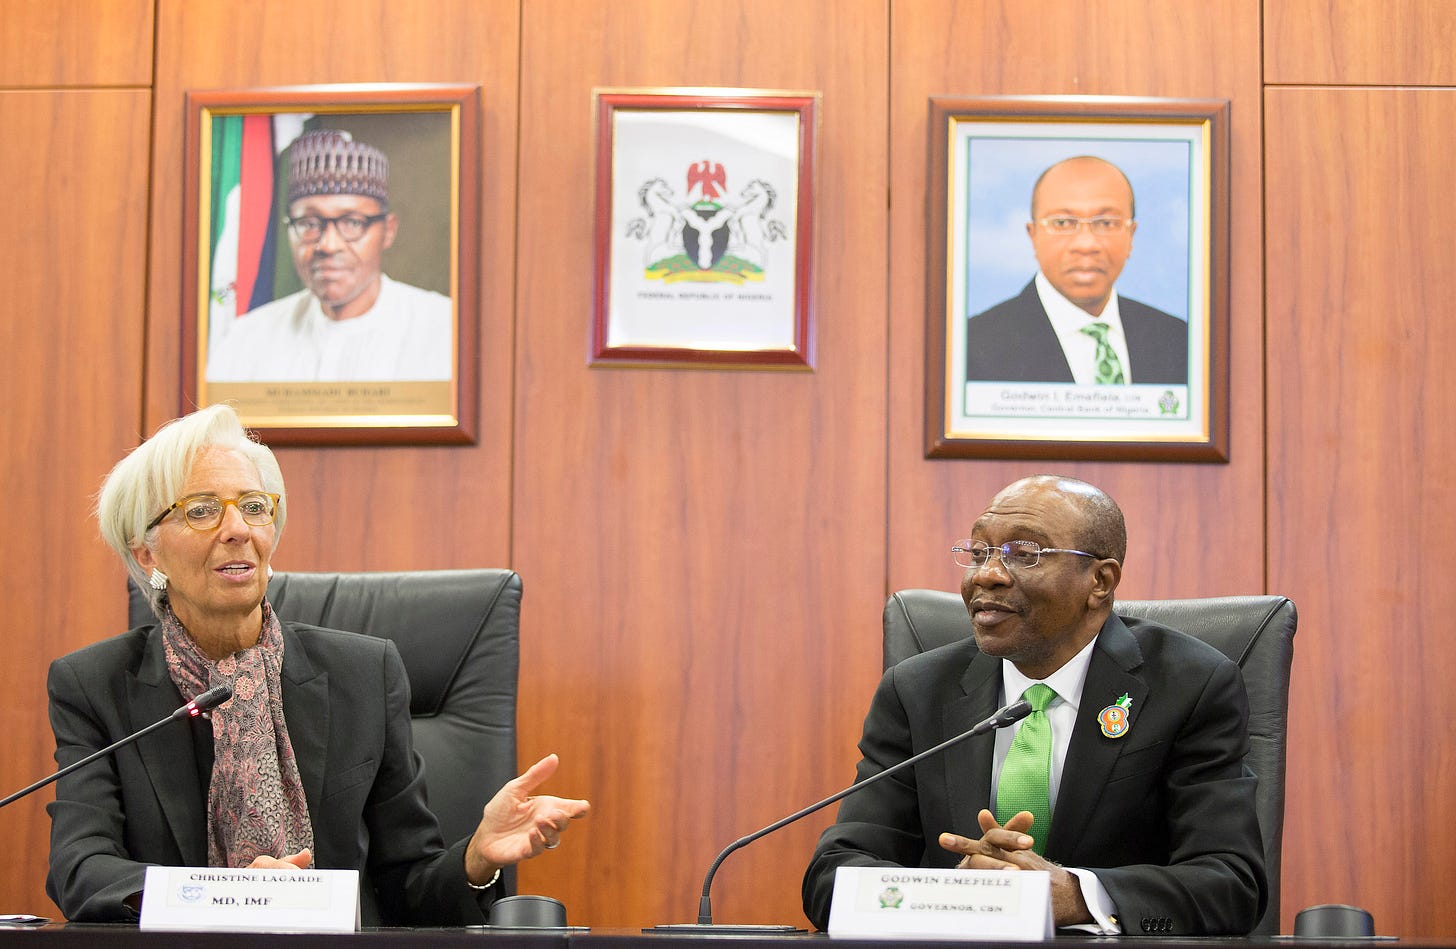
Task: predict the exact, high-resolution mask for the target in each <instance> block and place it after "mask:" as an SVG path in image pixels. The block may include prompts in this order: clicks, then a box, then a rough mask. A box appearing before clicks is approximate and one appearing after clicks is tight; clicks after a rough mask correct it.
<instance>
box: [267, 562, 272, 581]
mask: <svg viewBox="0 0 1456 949" xmlns="http://www.w3.org/2000/svg"><path fill="white" fill-rule="evenodd" d="M268 579H269V580H272V579H273V565H272V564H271V563H270V564H269V565H268Z"/></svg>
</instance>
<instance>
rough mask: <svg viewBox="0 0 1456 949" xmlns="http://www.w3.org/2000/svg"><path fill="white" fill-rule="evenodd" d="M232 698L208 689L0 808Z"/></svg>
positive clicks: (218, 687) (222, 688)
mask: <svg viewBox="0 0 1456 949" xmlns="http://www.w3.org/2000/svg"><path fill="white" fill-rule="evenodd" d="M232 697H233V690H232V689H230V688H228V687H227V686H225V685H215V686H213V687H212V688H210V689H208V690H207V691H206V692H203V693H202V694H201V695H199V696H197V698H195V699H193V700H192V701H191V702H188V703H187V704H186V705H184V706H182V707H181V708H179V709H177V711H175V712H173V713H172V714H171V715H168V716H167V717H166V718H164V719H162V720H161V721H158V722H153V723H152V724H150V725H148V726H147V727H146V728H143V729H142V730H141V731H139V732H133V733H131V734H130V735H127V736H126V737H125V738H123V739H121V740H120V741H116V742H112V743H111V744H109V745H107V746H106V747H105V748H102V749H101V750H100V751H97V752H93V753H91V754H89V755H87V756H86V757H84V758H82V759H81V760H80V761H77V762H75V763H74V764H70V765H67V766H66V767H64V768H62V769H61V770H59V771H57V772H56V773H55V774H53V775H51V776H50V777H48V778H42V779H41V780H39V781H37V782H35V783H34V784H32V785H31V786H30V787H27V788H21V789H20V790H19V791H16V792H15V793H14V794H12V795H10V796H9V797H7V798H5V799H4V800H0V807H5V806H6V805H7V804H11V803H13V802H15V801H18V800H20V799H21V798H23V797H25V796H26V795H27V794H29V793H31V792H32V791H39V790H40V789H41V788H43V787H45V786H46V785H47V784H50V783H51V782H52V781H58V780H60V779H61V778H64V777H65V776H66V775H68V774H70V773H71V772H72V771H75V770H76V769H77V768H80V767H83V766H84V765H88V764H90V763H91V762H93V761H95V760H96V759H97V758H103V757H105V756H106V755H109V754H111V753H112V752H113V751H115V750H116V749H118V748H121V747H123V746H125V745H129V744H131V743H132V742H134V741H136V740H137V739H138V738H142V737H144V736H146V735H150V734H151V733H152V732H154V731H156V730H157V729H159V728H161V727H163V726H165V725H170V724H171V723H172V722H177V721H181V720H182V719H184V718H196V717H197V716H198V715H201V714H202V713H203V712H208V711H211V710H212V709H214V708H216V707H217V706H219V705H221V704H222V703H224V702H226V701H227V700H228V699H230V698H232Z"/></svg>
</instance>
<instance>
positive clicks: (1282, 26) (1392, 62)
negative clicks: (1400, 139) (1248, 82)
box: [1264, 0, 1456, 86]
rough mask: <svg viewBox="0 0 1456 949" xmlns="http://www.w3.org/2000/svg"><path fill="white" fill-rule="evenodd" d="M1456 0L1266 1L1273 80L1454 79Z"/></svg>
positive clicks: (1269, 77)
mask: <svg viewBox="0 0 1456 949" xmlns="http://www.w3.org/2000/svg"><path fill="white" fill-rule="evenodd" d="M1453 49H1456V5H1453V4H1450V3H1447V2H1444V0H1336V2H1332V0H1265V3H1264V69H1265V81H1266V82H1269V83H1278V84H1287V83H1309V84H1336V85H1410V86H1420V85H1452V84H1453V83H1456V56H1452V52H1451V51H1452V50H1453Z"/></svg>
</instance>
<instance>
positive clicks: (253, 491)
mask: <svg viewBox="0 0 1456 949" xmlns="http://www.w3.org/2000/svg"><path fill="white" fill-rule="evenodd" d="M287 513H288V505H287V492H286V491H285V489H284V485H283V475H282V472H281V471H280V470H279V468H278V462H277V460H276V459H275V458H274V457H273V453H272V452H271V451H269V450H268V449H267V448H266V447H265V446H263V445H261V444H259V443H258V442H256V441H254V440H252V439H251V438H249V436H248V433H247V432H246V431H245V430H244V429H243V427H242V424H241V423H240V422H239V421H238V417H237V415H236V413H234V411H233V410H232V408H231V407H229V406H226V405H216V406H212V407H210V408H207V409H203V410H201V411H199V412H195V413H193V414H191V415H188V416H185V417H183V418H180V419H177V420H175V421H172V422H170V423H168V424H167V425H165V426H163V427H162V428H161V429H160V430H159V431H158V432H157V433H156V435H154V436H153V437H152V438H151V439H150V440H148V441H146V442H145V443H143V444H142V445H141V446H140V447H139V448H137V449H136V450H135V451H133V452H132V453H131V454H129V455H128V456H127V457H126V458H124V459H123V460H122V461H121V462H120V463H119V464H117V466H116V467H115V468H114V469H112V471H111V474H110V475H108V476H107V479H106V482H105V484H104V485H103V487H102V489H101V494H100V498H99V501H98V503H97V516H98V519H99V520H100V523H101V533H102V536H103V537H104V538H105V539H106V542H107V543H108V544H109V545H110V546H111V547H112V549H114V550H115V551H116V552H117V554H118V556H120V557H121V559H122V561H123V562H124V563H125V564H126V568H127V570H128V572H129V573H130V574H131V576H132V578H133V579H134V580H135V581H136V582H137V583H138V584H140V585H141V586H142V589H144V590H147V591H148V593H149V596H150V599H151V603H152V608H153V610H154V612H155V613H156V614H157V622H156V623H154V624H151V625H147V626H141V627H138V628H137V629H133V630H131V631H130V632H127V633H123V634H122V635H120V636H117V637H114V638H112V639H108V640H105V641H103V642H99V643H96V644H94V645H91V646H88V647H86V648H84V649H81V650H78V651H77V652H74V653H71V654H70V655H68V656H65V657H63V658H61V659H57V660H56V661H55V662H54V663H52V664H51V669H50V676H49V679H48V681H47V688H48V690H49V693H50V717H51V727H52V729H53V730H54V732H55V736H56V761H57V763H58V764H59V765H61V766H62V767H64V766H66V765H69V764H71V763H73V762H75V761H79V760H80V759H81V758H83V757H85V756H86V755H88V754H90V753H92V752H94V751H96V750H97V749H100V748H103V747H105V746H106V745H109V744H111V743H112V742H114V741H117V740H119V739H121V738H123V737H125V736H127V735H129V734H131V733H132V732H133V731H135V730H137V729H138V728H140V727H142V726H144V725H147V724H150V723H151V722H153V721H156V720H158V719H161V718H163V717H165V716H166V715H167V714H168V713H170V712H171V711H173V710H174V709H176V708H177V707H178V706H180V705H182V704H183V703H185V702H188V701H191V700H192V699H193V698H194V697H195V696H197V695H198V694H200V693H202V692H204V691H206V690H207V689H209V688H211V687H213V686H217V685H227V686H229V687H230V688H231V689H232V692H233V697H232V698H231V699H230V700H229V701H227V702H225V703H223V704H222V705H220V706H218V708H217V709H216V710H215V711H213V712H212V713H211V716H210V720H205V719H193V720H192V721H191V722H190V723H189V724H190V726H191V728H192V732H191V734H190V735H188V733H187V731H186V729H185V728H182V727H177V726H174V727H172V728H168V729H164V730H161V731H159V732H156V733H154V734H153V735H150V736H148V737H147V738H145V739H143V740H141V741H139V742H137V743H135V744H133V745H130V746H128V747H126V748H123V749H121V750H120V751H119V752H117V754H115V755H114V756H112V757H111V758H109V759H105V760H103V761H99V762H96V763H94V764H90V765H87V766H86V767H84V768H81V769H79V770H77V771H76V772H74V773H73V774H71V775H68V776H67V777H65V778H62V779H61V780H60V782H59V783H58V785H57V790H56V801H55V803H54V804H52V805H51V806H50V814H51V857H50V873H49V876H48V878H47V880H46V892H47V893H48V894H49V895H50V897H51V899H53V900H54V901H55V902H56V904H57V905H59V906H60V908H61V911H62V912H64V913H65V914H66V916H67V918H69V919H71V920H79V921H92V922H101V921H119V920H135V919H137V918H138V912H139V910H140V905H141V891H142V884H143V881H144V877H145V873H146V867H147V866H148V865H149V864H161V865H169V866H218V867H223V866H225V867H263V868H275V869H277V868H302V867H309V866H314V867H319V868H334V869H355V870H359V871H360V905H361V913H362V917H363V922H364V923H365V924H366V925H380V924H383V925H407V924H424V925H470V924H480V923H484V922H485V912H486V910H487V908H488V907H489V905H490V903H491V902H492V901H493V900H494V899H495V890H496V887H495V886H494V885H493V884H494V883H495V882H496V881H497V880H498V879H499V876H500V870H501V868H503V867H506V866H510V865H513V864H515V863H518V862H519V861H521V860H524V859H527V858H529V857H534V856H536V855H537V854H539V853H541V852H542V851H543V850H550V849H553V848H555V847H556V846H557V845H558V844H559V843H560V840H561V834H562V832H563V831H564V830H565V829H566V827H567V825H568V824H569V823H570V822H571V821H572V820H573V819H575V818H579V817H584V816H586V814H587V812H588V811H589V809H590V805H589V804H588V803H587V802H586V801H580V800H567V799H562V798H556V797H550V796H546V795H535V794H534V793H533V792H534V790H535V789H536V787H537V786H539V785H540V784H541V783H542V782H544V781H545V780H546V779H548V778H549V777H550V776H551V775H552V774H553V773H554V772H555V771H556V767H557V759H556V756H555V755H549V756H547V757H546V758H543V759H542V760H541V761H539V762H537V763H536V764H535V765H533V766H532V767H531V768H530V769H529V770H527V771H526V773H525V774H523V775H521V776H520V777H518V778H515V779H514V780H512V781H510V782H508V783H507V784H506V785H505V787H503V788H501V790H500V791H499V792H498V793H497V794H496V795H495V796H494V797H493V798H492V799H491V800H490V802H489V803H488V804H486V806H485V810H484V814H483V816H482V819H481V822H480V825H479V826H478V827H477V828H476V830H475V832H474V834H473V835H472V836H470V837H469V838H466V839H464V840H460V841H457V842H455V843H454V844H453V845H451V846H449V847H447V846H446V844H445V842H444V841H443V840H442V839H441V837H440V830H439V825H438V824H437V822H436V820H435V817H434V815H433V814H432V813H431V812H430V811H429V808H428V807H427V806H426V803H425V787H424V778H423V776H422V775H421V773H420V770H419V767H418V765H417V763H416V759H415V756H414V752H413V748H412V743H411V737H410V721H409V684H408V680H407V679H406V677H405V670H404V665H403V663H402V662H401V661H400V658H399V653H398V652H397V651H396V650H395V647H394V644H393V643H391V642H389V641H388V640H385V639H377V638H374V637H371V636H363V635H359V634H355V633H345V632H340V631H337V630H327V629H320V628H318V627H313V626H306V625H303V624H295V623H285V622H280V621H279V619H278V618H277V616H275V615H274V613H273V610H272V607H271V606H270V605H269V604H268V600H267V596H266V594H267V587H268V577H269V575H270V574H271V573H272V568H271V567H270V566H269V560H270V558H271V557H272V555H273V550H274V547H275V545H276V544H277V542H278V539H279V538H280V537H281V536H282V534H283V527H284V525H285V523H286V521H287Z"/></svg>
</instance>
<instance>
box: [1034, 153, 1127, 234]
mask: <svg viewBox="0 0 1456 949" xmlns="http://www.w3.org/2000/svg"><path fill="white" fill-rule="evenodd" d="M1089 178H1091V179H1107V178H1116V179H1117V180H1120V181H1121V182H1122V187H1124V188H1126V189H1127V212H1128V214H1127V216H1128V217H1130V218H1135V217H1137V198H1136V197H1134V195H1133V193H1132V182H1131V181H1129V180H1128V177H1127V175H1125V174H1123V172H1122V169H1121V168H1119V167H1117V166H1116V165H1114V164H1113V163H1112V162H1110V161H1108V160H1107V159H1105V158H1098V157H1097V156H1096V155H1078V156H1077V157H1075V158H1064V159H1062V160H1061V161H1059V162H1057V163H1056V164H1055V165H1052V166H1051V167H1050V168H1048V169H1047V170H1046V171H1044V172H1042V173H1041V175H1040V176H1038V177H1037V179H1036V184H1034V185H1032V186H1031V219H1032V220H1033V221H1034V220H1036V219H1037V218H1039V217H1041V213H1042V212H1041V211H1039V210H1038V208H1039V205H1038V204H1037V201H1038V199H1039V198H1040V197H1041V194H1042V186H1043V185H1045V184H1047V183H1048V179H1050V184H1051V186H1052V187H1053V188H1057V189H1058V190H1059V191H1060V190H1061V188H1062V187H1063V186H1064V185H1066V184H1067V183H1069V182H1070V183H1074V184H1073V186H1074V187H1080V186H1081V182H1083V181H1085V180H1087V179H1089Z"/></svg>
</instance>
